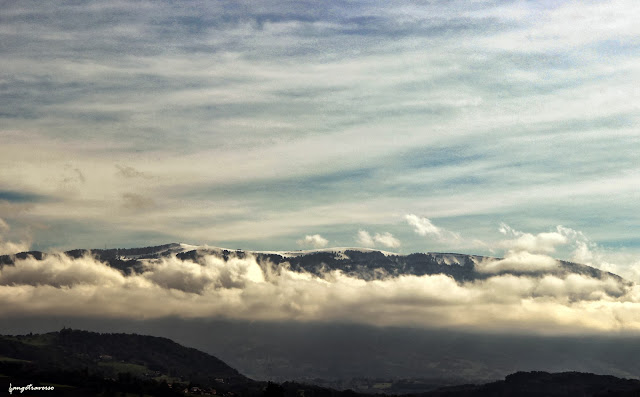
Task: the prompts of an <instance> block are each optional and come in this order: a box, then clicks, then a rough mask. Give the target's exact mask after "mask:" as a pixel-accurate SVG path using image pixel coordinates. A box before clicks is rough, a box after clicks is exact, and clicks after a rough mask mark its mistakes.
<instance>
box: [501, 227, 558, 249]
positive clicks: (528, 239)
mask: <svg viewBox="0 0 640 397" xmlns="http://www.w3.org/2000/svg"><path fill="white" fill-rule="evenodd" d="M560 227H561V226H559V227H558V228H560ZM499 230H500V232H501V233H502V234H505V235H510V236H514V237H515V238H513V239H511V240H504V241H502V242H501V244H500V245H501V246H502V247H503V248H507V249H509V250H512V251H527V252H537V253H552V252H555V250H556V246H558V245H564V244H566V243H567V242H568V241H569V240H568V238H567V236H565V235H564V234H562V233H561V231H560V229H558V231H556V232H545V233H538V234H536V235H533V234H531V233H523V232H519V231H517V230H514V229H512V228H511V227H509V226H508V225H506V224H504V223H502V224H501V225H500V229H499Z"/></svg>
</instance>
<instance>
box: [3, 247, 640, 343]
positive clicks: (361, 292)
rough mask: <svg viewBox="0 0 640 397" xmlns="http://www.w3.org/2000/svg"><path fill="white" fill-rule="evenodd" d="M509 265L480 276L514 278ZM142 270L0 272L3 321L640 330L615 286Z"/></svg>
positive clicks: (576, 281)
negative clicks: (50, 318)
mask: <svg viewBox="0 0 640 397" xmlns="http://www.w3.org/2000/svg"><path fill="white" fill-rule="evenodd" d="M532 255H533V254H532ZM536 259H537V258H535V257H531V256H529V257H524V259H523V260H531V261H534V260H536ZM510 260H514V259H513V258H511V259H510ZM506 261H507V259H505V260H503V261H496V262H495V263H493V264H483V266H488V267H490V266H493V267H494V268H495V269H501V270H505V269H510V268H511V267H510V266H511V265H510V262H506ZM143 264H144V267H143V269H142V270H141V272H139V273H137V274H127V275H125V274H123V273H121V272H120V271H118V270H116V269H113V268H111V267H109V266H108V265H107V264H104V263H101V262H99V261H97V260H96V259H94V258H93V257H91V256H90V255H86V256H84V257H81V258H70V257H68V256H66V255H65V254H60V253H58V254H49V255H47V256H46V257H45V258H44V260H42V261H38V260H35V259H33V258H27V259H24V260H16V262H15V265H14V266H4V267H3V268H2V269H1V270H0V301H2V302H3V303H4V304H3V305H2V306H0V315H12V314H13V315H15V314H25V313H26V314H30V315H52V314H53V315H81V316H89V317H96V316H99V317H110V318H134V319H140V318H163V317H168V316H178V317H183V318H212V317H221V318H233V319H244V320H252V319H255V320H274V321H275V320H293V321H304V322H306V321H321V322H322V321H325V322H332V321H341V322H353V323H360V324H371V325H385V326H386V325H394V326H395V325H397V326H418V327H425V328H440V327H452V328H465V329H469V328H472V329H475V330H489V331H490V330H498V329H500V330H505V329H507V330H521V331H523V332H538V333H551V334H553V333H582V332H604V331H640V288H639V287H638V286H635V285H633V286H632V285H630V284H627V283H624V282H621V281H620V280H618V279H616V278H613V277H611V278H604V279H596V278H592V277H589V276H585V275H580V274H569V275H564V276H560V275H553V274H546V275H544V276H541V277H540V276H534V275H527V274H520V275H513V274H494V275H491V276H489V277H488V278H486V279H483V280H476V281H473V282H463V283H460V282H456V281H455V280H454V279H453V278H451V277H448V276H446V275H441V274H439V275H425V276H414V275H401V276H398V277H387V278H385V279H381V280H372V281H365V280H363V279H359V278H356V277H351V276H349V275H346V274H344V273H342V272H340V271H331V272H326V273H324V274H322V275H321V276H316V275H312V274H309V273H301V272H295V271H292V270H291V269H289V268H288V266H287V265H286V264H284V265H280V266H274V265H272V264H270V263H259V262H258V261H257V260H256V258H254V257H252V256H247V257H244V258H238V257H230V258H229V259H228V260H226V261H225V260H224V259H222V258H220V257H218V256H216V255H211V254H204V253H203V254H201V255H200V256H198V257H197V259H195V260H193V261H192V260H186V261H182V260H180V259H178V258H176V257H175V256H173V257H166V258H162V259H154V260H144V261H143ZM519 265H522V263H519ZM495 269H491V270H492V271H493V270H495ZM521 269H522V268H521Z"/></svg>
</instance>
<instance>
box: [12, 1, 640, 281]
mask: <svg viewBox="0 0 640 397" xmlns="http://www.w3.org/2000/svg"><path fill="white" fill-rule="evenodd" d="M639 17H640V5H638V4H637V3H635V2H633V1H581V2H574V1H571V2H549V1H530V2H527V1H468V0H467V1H446V2H444V1H414V2H406V3H402V4H396V3H392V2H387V1H364V0H363V1H299V0H298V1H275V0H274V1H261V2H254V1H192V2H178V1H153V2H151V1H136V2H124V1H114V0H111V1H67V2H47V3H42V2H31V1H8V2H3V5H2V12H1V13H0V170H1V171H0V253H14V252H18V251H22V250H26V249H39V250H63V249H72V248H104V247H136V246H149V245H156V244H163V243H169V242H185V243H190V244H198V245H199V244H207V245H211V246H221V247H228V248H241V249H248V250H295V249H310V248H322V247H333V246H338V247H353V246H364V247H372V248H379V249H384V250H387V251H392V252H398V253H411V252H426V251H441V252H442V251H444V252H462V253H472V254H481V255H491V256H502V255H505V253H506V254H508V253H509V252H510V251H509V250H510V249H512V248H513V242H514V241H520V243H521V244H524V245H525V246H526V245H527V244H530V245H531V244H533V245H534V246H535V247H536V249H534V250H533V251H535V252H543V253H544V254H545V255H551V256H553V257H557V258H561V259H568V260H576V261H580V262H582V263H587V264H592V265H594V266H598V267H600V268H604V269H606V270H612V271H616V272H618V273H620V274H623V275H625V276H626V277H629V278H631V279H634V277H637V275H638V274H640V271H638V269H640V237H639V236H638V233H637V231H638V230H640V227H639V226H640V215H638V214H639V213H640V212H639V211H637V209H638V202H640V188H639V186H640V162H639V160H638V153H640V134H639V133H638V115H639V109H638V107H639V106H640V105H639V104H640V90H639V88H638V87H639V85H638V84H636V80H638V77H640V59H638V58H640V52H639V45H640V41H639V39H638V38H639V37H640V25H638V24H637V21H638V19H639ZM505 242H506V243H505ZM541 247H542V248H541ZM545 247H546V248H545ZM536 250H537V251H536Z"/></svg>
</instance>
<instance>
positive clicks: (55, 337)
mask: <svg viewBox="0 0 640 397" xmlns="http://www.w3.org/2000/svg"><path fill="white" fill-rule="evenodd" d="M53 373H59V374H62V375H59V376H64V377H66V376H67V375H64V374H70V373H77V374H82V375H81V376H85V377H88V378H89V377H95V378H98V379H102V380H104V379H113V380H114V381H122V380H123V377H124V378H127V379H133V378H135V379H138V380H139V381H150V382H157V383H165V384H166V383H169V384H173V383H176V384H185V385H188V384H197V385H199V386H201V387H207V388H214V387H215V388H217V389H219V390H239V389H244V388H248V387H249V388H250V387H253V386H256V384H257V383H256V382H254V381H253V380H251V379H249V378H247V377H245V376H243V375H241V374H240V373H239V372H238V371H236V370H235V369H233V368H231V367H229V366H228V365H227V364H225V363H224V362H222V361H221V360H219V359H218V358H216V357H214V356H211V355H209V354H207V353H204V352H201V351H199V350H196V349H192V348H188V347H184V346H181V345H179V344H177V343H175V342H173V341H171V340H169V339H166V338H158V337H153V336H143V335H137V334H117V333H116V334H107V333H103V334H100V333H95V332H88V331H79V330H72V329H63V330H61V331H59V332H52V333H47V334H41V335H31V334H30V335H18V336H6V335H5V336H0V374H4V375H5V376H6V375H8V374H9V375H10V374H18V375H20V376H21V377H22V376H24V374H32V375H33V377H35V379H31V380H29V381H30V382H33V381H34V380H37V379H39V378H41V377H42V376H44V377H45V378H46V377H48V375H51V374H53ZM49 377H51V376H49ZM58 381H60V380H58ZM72 383H73V382H72Z"/></svg>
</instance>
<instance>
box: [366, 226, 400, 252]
mask: <svg viewBox="0 0 640 397" xmlns="http://www.w3.org/2000/svg"><path fill="white" fill-rule="evenodd" d="M356 242H357V243H358V244H359V245H360V246H362V247H375V246H376V245H377V244H378V245H382V246H384V247H387V248H398V247H400V245H401V243H400V240H398V239H397V238H395V237H394V236H393V234H391V233H389V232H385V233H376V234H375V235H373V236H371V234H370V233H369V232H367V231H366V230H359V231H358V234H357V236H356Z"/></svg>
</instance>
